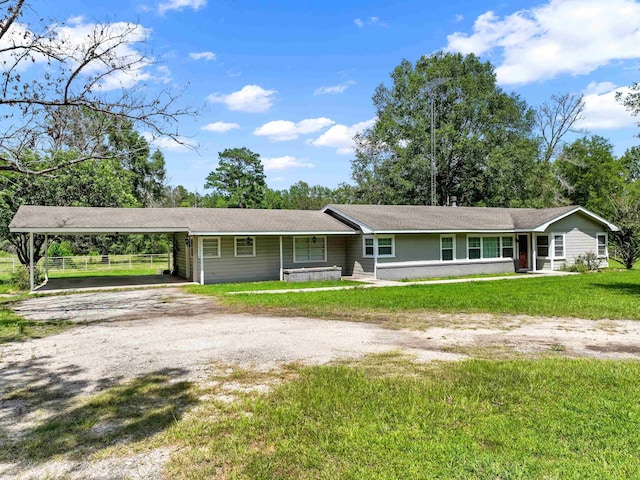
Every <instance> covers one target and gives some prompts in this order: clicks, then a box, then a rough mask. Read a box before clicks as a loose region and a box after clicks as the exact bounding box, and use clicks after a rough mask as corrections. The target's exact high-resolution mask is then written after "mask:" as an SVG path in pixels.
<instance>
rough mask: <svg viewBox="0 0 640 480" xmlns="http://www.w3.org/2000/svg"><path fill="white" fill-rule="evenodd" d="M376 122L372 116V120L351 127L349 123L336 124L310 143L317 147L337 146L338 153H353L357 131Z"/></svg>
mask: <svg viewBox="0 0 640 480" xmlns="http://www.w3.org/2000/svg"><path fill="white" fill-rule="evenodd" d="M375 123H376V119H375V118H372V119H370V120H366V121H364V122H360V123H356V124H354V125H351V126H350V127H349V126H347V125H334V126H333V127H331V128H330V129H329V130H327V131H326V132H324V133H323V134H322V135H320V136H319V137H318V138H316V139H315V140H312V141H311V142H309V143H311V144H312V145H315V146H316V147H330V148H335V149H336V151H337V153H338V154H340V155H348V154H350V153H353V137H354V136H355V135H356V133H360V132H361V131H363V130H364V129H366V128H369V127H371V126H373V125H374V124H375Z"/></svg>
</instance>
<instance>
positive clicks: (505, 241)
mask: <svg viewBox="0 0 640 480" xmlns="http://www.w3.org/2000/svg"><path fill="white" fill-rule="evenodd" d="M502 257H503V258H513V237H502Z"/></svg>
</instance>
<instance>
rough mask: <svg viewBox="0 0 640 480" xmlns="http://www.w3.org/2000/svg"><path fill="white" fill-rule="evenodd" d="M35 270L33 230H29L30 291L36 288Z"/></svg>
mask: <svg viewBox="0 0 640 480" xmlns="http://www.w3.org/2000/svg"><path fill="white" fill-rule="evenodd" d="M34 283H35V279H34V272H33V232H29V291H30V292H33V288H34Z"/></svg>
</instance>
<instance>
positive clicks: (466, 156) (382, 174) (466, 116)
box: [352, 53, 541, 205]
mask: <svg viewBox="0 0 640 480" xmlns="http://www.w3.org/2000/svg"><path fill="white" fill-rule="evenodd" d="M391 81H392V84H391V86H385V85H380V86H379V87H378V88H377V89H376V91H375V94H374V96H373V103H374V105H375V107H376V114H377V119H376V123H375V124H374V125H373V126H372V127H371V128H369V129H368V130H365V131H364V132H363V133H361V134H360V135H358V136H356V139H355V140H356V155H355V159H354V160H353V162H352V176H353V179H354V180H355V182H356V187H357V189H358V192H359V195H360V196H361V198H362V200H364V201H366V202H367V203H408V204H425V203H428V202H429V199H430V198H431V191H430V190H431V188H430V178H431V171H432V168H431V157H430V152H431V131H430V130H431V128H430V121H431V115H430V111H431V103H430V102H431V101H433V106H434V113H435V118H434V124H435V150H436V163H437V173H438V176H437V185H436V197H437V202H438V204H444V203H445V202H446V201H447V199H448V198H449V196H451V195H456V196H457V197H458V200H459V201H460V203H462V204H466V205H475V204H479V203H483V204H487V205H495V204H504V202H506V201H508V200H507V192H501V193H499V194H498V195H497V196H494V193H495V191H496V190H497V186H494V183H496V182H499V181H502V180H504V175H501V176H500V178H498V179H497V180H496V179H494V173H495V171H496V170H499V171H500V172H513V171H515V170H516V169H518V171H517V175H519V176H520V178H517V177H514V179H513V181H510V184H511V185H510V187H509V188H510V189H518V188H524V187H525V186H527V187H526V188H529V187H528V186H529V185H531V184H532V183H533V182H529V183H527V181H528V180H531V179H535V178H536V177H539V176H540V168H539V166H538V164H537V163H536V161H535V160H536V155H537V150H538V140H537V139H536V138H535V136H534V135H533V126H534V112H533V111H532V110H531V109H529V108H528V107H527V105H526V103H525V102H524V101H523V100H522V99H521V98H519V97H518V96H517V95H515V94H507V93H505V92H504V91H503V90H502V89H501V88H500V87H498V86H497V83H496V77H495V73H494V70H493V67H492V65H491V64H490V63H489V62H481V61H480V60H479V59H478V58H477V57H475V56H474V55H466V56H464V55H461V54H453V53H436V54H434V55H431V56H423V57H421V58H420V59H419V60H418V61H417V62H416V64H415V65H413V64H412V63H411V62H409V61H407V60H404V61H403V62H402V63H401V64H400V65H399V66H398V67H396V68H395V69H394V70H393V72H392V73H391ZM507 145H517V146H520V147H522V148H521V149H520V150H519V151H518V155H517V157H518V163H517V164H514V162H513V161H512V153H513V152H512V151H509V149H507V148H506V147H505V146H507ZM498 150H500V151H499V152H497V151H498ZM510 150H512V148H511V149H510ZM522 177H525V179H526V181H521V178H522ZM539 193H541V192H514V195H515V198H516V199H517V200H516V203H518V204H528V203H529V201H531V200H532V199H536V198H538V197H539V195H538V194H539ZM509 198H511V195H509Z"/></svg>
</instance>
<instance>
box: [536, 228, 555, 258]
mask: <svg viewBox="0 0 640 480" xmlns="http://www.w3.org/2000/svg"><path fill="white" fill-rule="evenodd" d="M550 235H551V234H550V233H543V234H535V235H534V237H535V239H536V250H535V251H536V256H538V257H540V258H551V252H552V250H551V238H549V237H550ZM540 237H547V242H548V243H547V244H546V245H538V239H539V238H540ZM540 247H546V248H547V254H546V255H540V254H539V253H538V248H540Z"/></svg>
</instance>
